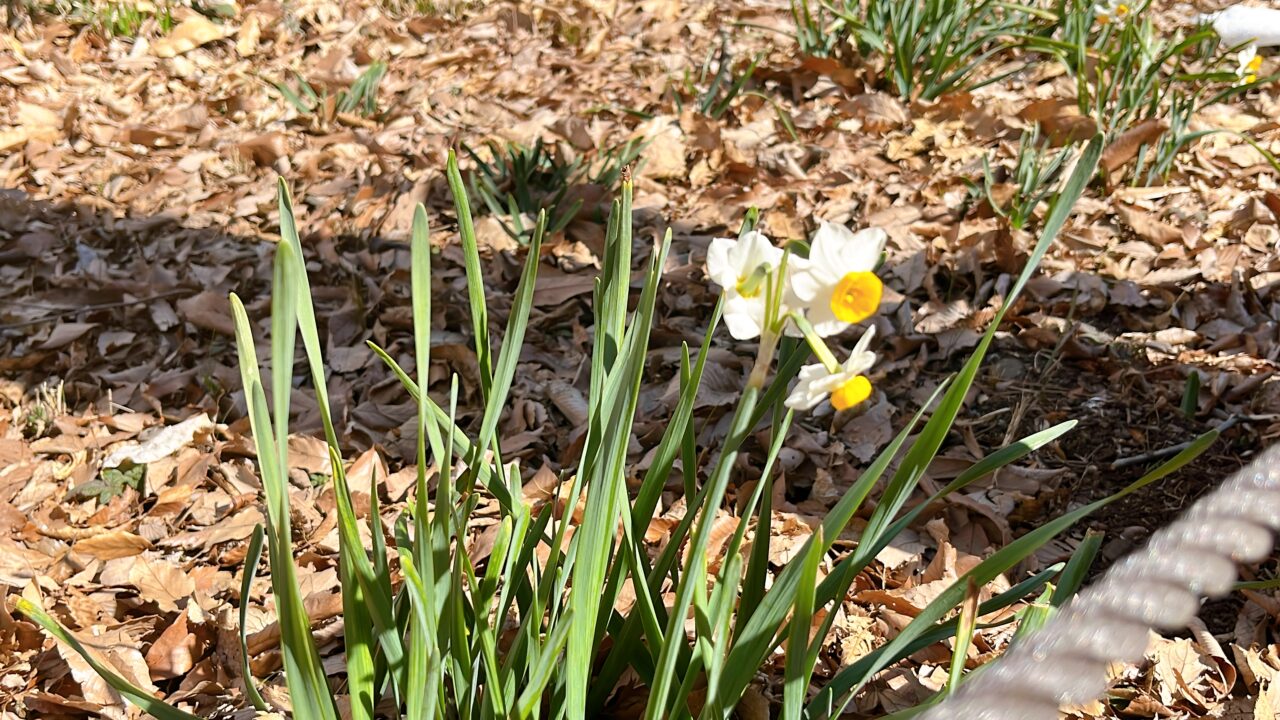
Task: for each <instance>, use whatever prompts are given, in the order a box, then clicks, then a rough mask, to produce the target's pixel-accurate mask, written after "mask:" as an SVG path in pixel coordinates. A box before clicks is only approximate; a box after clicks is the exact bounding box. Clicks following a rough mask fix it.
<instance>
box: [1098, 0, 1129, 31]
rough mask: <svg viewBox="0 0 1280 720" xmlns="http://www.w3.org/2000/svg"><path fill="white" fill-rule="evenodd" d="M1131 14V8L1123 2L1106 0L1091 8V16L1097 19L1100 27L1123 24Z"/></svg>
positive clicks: (1120, 0) (1122, 0)
mask: <svg viewBox="0 0 1280 720" xmlns="http://www.w3.org/2000/svg"><path fill="white" fill-rule="evenodd" d="M1131 12H1133V6H1131V5H1129V4H1128V3H1126V2H1124V0H1106V2H1101V3H1098V4H1097V5H1094V6H1093V16H1094V17H1095V18H1097V20H1098V23H1099V24H1100V25H1110V24H1111V23H1113V22H1123V21H1124V19H1125V18H1127V17H1129V13H1131Z"/></svg>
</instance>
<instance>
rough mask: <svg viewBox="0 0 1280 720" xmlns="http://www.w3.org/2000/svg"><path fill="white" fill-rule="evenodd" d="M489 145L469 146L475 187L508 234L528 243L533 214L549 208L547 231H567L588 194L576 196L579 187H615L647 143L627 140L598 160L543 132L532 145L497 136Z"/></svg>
mask: <svg viewBox="0 0 1280 720" xmlns="http://www.w3.org/2000/svg"><path fill="white" fill-rule="evenodd" d="M486 149H487V153H482V152H478V151H476V150H473V149H472V148H470V147H466V148H465V150H466V152H467V154H468V155H470V156H471V160H472V161H473V162H474V163H475V170H474V171H473V172H471V173H469V177H468V181H469V182H468V184H469V186H470V189H471V193H472V194H474V195H478V196H479V197H480V200H481V201H482V202H483V203H484V206H485V208H487V209H488V211H489V212H490V214H492V215H493V216H494V217H496V218H498V221H499V222H500V223H501V224H502V229H503V230H504V231H505V232H506V233H507V235H509V236H511V238H512V239H514V240H516V241H517V242H519V243H520V244H522V245H528V244H529V243H530V242H531V241H532V240H533V236H534V234H535V233H536V232H537V229H536V227H535V225H534V223H532V222H531V221H530V219H531V218H534V217H536V216H537V215H538V213H539V212H540V211H543V210H545V211H546V214H547V227H546V228H545V230H546V232H549V233H551V234H555V233H558V232H561V231H563V230H564V229H565V227H567V226H568V225H569V223H571V222H573V220H574V219H575V218H577V217H578V214H579V213H580V212H581V211H582V198H580V197H573V190H574V188H575V187H579V186H584V185H597V186H599V187H601V188H604V189H606V190H607V191H610V192H612V191H613V190H614V189H615V188H617V187H618V183H619V181H620V180H621V178H622V171H623V168H625V167H627V166H629V165H631V164H632V163H634V162H635V161H636V159H637V158H638V157H639V156H640V151H641V150H642V149H643V144H642V143H640V142H638V141H635V140H631V141H627V142H625V143H622V144H621V145H618V146H616V147H612V148H609V149H607V150H605V151H604V152H602V153H599V156H598V157H597V158H596V159H595V161H594V162H588V161H587V160H586V159H585V158H584V157H583V156H582V155H573V156H572V157H567V156H566V154H565V153H564V152H563V151H562V148H561V147H560V146H559V145H554V144H548V143H545V142H543V140H542V138H538V140H537V141H535V142H534V144H533V145H532V146H525V145H521V144H520V143H515V142H511V143H507V144H506V145H503V144H501V143H498V142H497V141H492V140H491V141H489V142H488V143H487V144H486Z"/></svg>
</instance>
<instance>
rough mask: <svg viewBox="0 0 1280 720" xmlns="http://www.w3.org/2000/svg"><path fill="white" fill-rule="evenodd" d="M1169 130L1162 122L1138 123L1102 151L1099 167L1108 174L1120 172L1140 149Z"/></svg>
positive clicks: (1145, 121) (1147, 121)
mask: <svg viewBox="0 0 1280 720" xmlns="http://www.w3.org/2000/svg"><path fill="white" fill-rule="evenodd" d="M1168 129H1169V126H1168V124H1167V123H1165V122H1163V121H1160V120H1144V121H1143V122H1140V123H1138V124H1137V125H1135V126H1133V127H1131V128H1129V129H1128V130H1125V131H1124V132H1123V133H1121V134H1120V136H1119V137H1117V138H1116V139H1115V140H1113V141H1112V142H1111V144H1110V145H1108V146H1107V148H1106V149H1105V150H1103V151H1102V159H1101V160H1100V161H1099V162H1098V166H1099V167H1101V168H1102V169H1103V171H1104V172H1106V173H1107V174H1111V173H1113V172H1115V171H1116V170H1119V169H1120V167H1121V166H1122V165H1124V164H1125V163H1127V162H1129V161H1130V160H1132V159H1133V158H1134V157H1135V156H1136V155H1137V154H1138V150H1139V148H1141V147H1142V146H1143V145H1150V144H1151V143H1152V142H1154V141H1155V139H1156V138H1158V137H1160V136H1161V135H1163V134H1164V131H1165V130H1168Z"/></svg>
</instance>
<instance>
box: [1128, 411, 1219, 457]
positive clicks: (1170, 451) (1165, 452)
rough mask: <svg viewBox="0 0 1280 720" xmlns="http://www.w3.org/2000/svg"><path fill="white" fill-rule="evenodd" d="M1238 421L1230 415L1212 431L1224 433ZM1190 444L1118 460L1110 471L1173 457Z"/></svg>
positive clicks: (1179, 444)
mask: <svg viewBox="0 0 1280 720" xmlns="http://www.w3.org/2000/svg"><path fill="white" fill-rule="evenodd" d="M1239 420H1240V418H1239V417H1237V416H1235V415H1232V416H1230V417H1228V418H1227V419H1226V420H1223V421H1222V422H1221V423H1219V424H1218V426H1217V427H1215V428H1214V430H1217V431H1218V432H1225V431H1226V430H1227V429H1228V428H1230V427H1231V426H1232V425H1235V424H1236V422H1238V421H1239ZM1192 442H1194V441H1192V440H1188V441H1187V442H1184V443H1178V444H1177V445H1170V446H1169V447H1167V448H1161V449H1160V450H1155V451H1152V452H1149V453H1143V454H1142V455H1134V456H1133V457H1127V458H1120V459H1119V460H1116V461H1115V462H1113V463H1111V469H1112V470H1116V469H1119V468H1122V467H1129V466H1130V465H1139V464H1141V463H1145V462H1150V461H1152V460H1163V459H1165V458H1167V457H1173V456H1174V455H1177V454H1178V453H1180V452H1182V451H1183V450H1186V449H1187V448H1189V447H1191V443H1192Z"/></svg>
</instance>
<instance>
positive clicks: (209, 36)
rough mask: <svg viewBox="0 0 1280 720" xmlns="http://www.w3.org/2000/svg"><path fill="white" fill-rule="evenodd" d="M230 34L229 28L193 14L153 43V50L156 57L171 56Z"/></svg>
mask: <svg viewBox="0 0 1280 720" xmlns="http://www.w3.org/2000/svg"><path fill="white" fill-rule="evenodd" d="M230 34H231V30H230V29H229V28H226V27H224V26H222V25H218V24H216V23H214V22H212V21H211V20H209V19H208V18H206V17H204V16H203V15H192V16H190V17H188V18H187V19H186V20H183V21H182V22H181V23H178V26H177V27H175V28H174V29H173V30H171V31H170V32H169V34H168V35H166V36H164V37H162V38H160V39H159V40H156V41H155V42H153V43H151V52H152V54H154V55H155V56H156V57H161V58H171V57H174V56H175V55H181V54H183V53H187V52H190V51H192V50H195V49H196V48H198V47H200V46H201V45H204V44H205V43H211V42H213V41H214V40H221V39H222V38H224V37H227V36H228V35H230Z"/></svg>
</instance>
